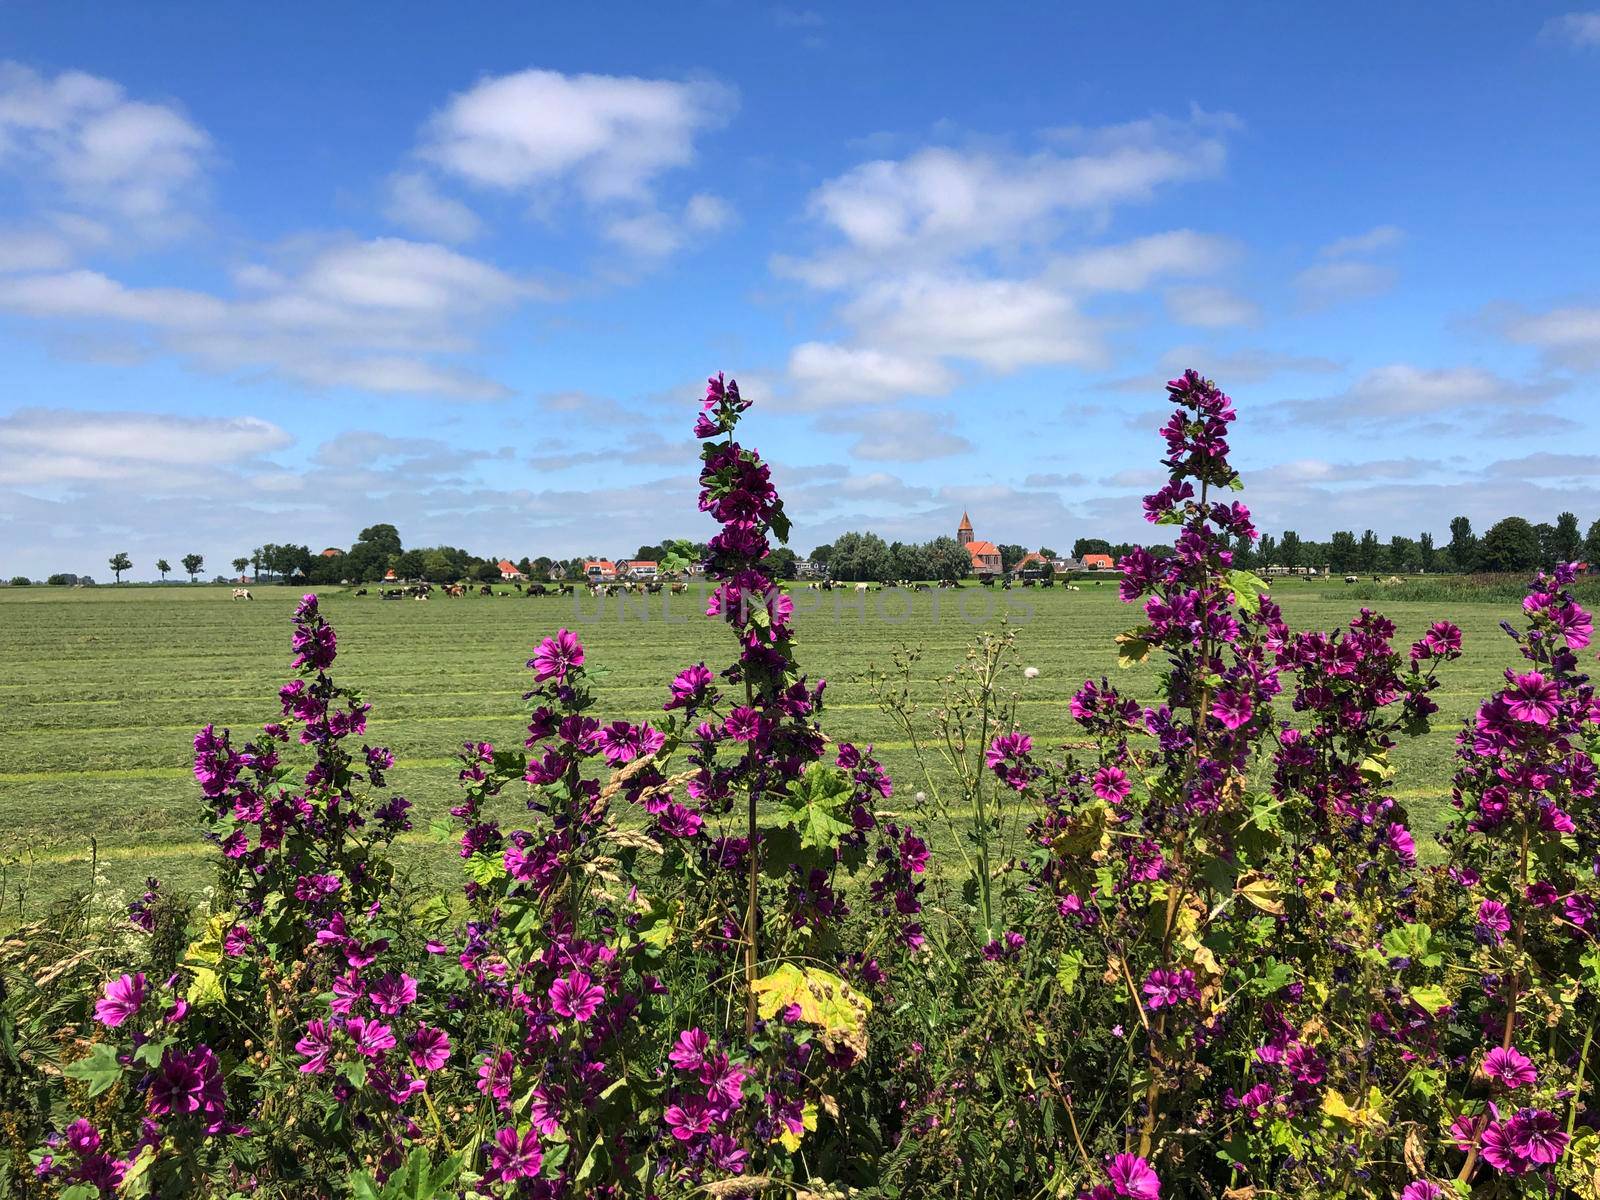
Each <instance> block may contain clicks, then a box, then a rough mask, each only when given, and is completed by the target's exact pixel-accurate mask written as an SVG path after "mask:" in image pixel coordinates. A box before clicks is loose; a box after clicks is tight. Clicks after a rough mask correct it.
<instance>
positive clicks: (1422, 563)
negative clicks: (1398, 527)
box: [1417, 533, 1433, 571]
mask: <svg viewBox="0 0 1600 1200" xmlns="http://www.w3.org/2000/svg"><path fill="white" fill-rule="evenodd" d="M1417 565H1418V566H1419V567H1420V568H1421V569H1422V570H1424V571H1431V570H1433V534H1431V533H1419V534H1418V535H1417Z"/></svg>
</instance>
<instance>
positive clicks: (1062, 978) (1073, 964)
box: [1056, 950, 1083, 996]
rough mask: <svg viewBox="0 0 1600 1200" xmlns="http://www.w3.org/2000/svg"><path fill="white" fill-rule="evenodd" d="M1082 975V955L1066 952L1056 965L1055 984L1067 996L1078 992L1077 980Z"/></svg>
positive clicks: (1073, 951)
mask: <svg viewBox="0 0 1600 1200" xmlns="http://www.w3.org/2000/svg"><path fill="white" fill-rule="evenodd" d="M1082 974H1083V955H1082V953H1080V952H1079V951H1077V950H1066V951H1063V952H1062V954H1061V958H1060V960H1059V961H1058V962H1057V963H1056V982H1057V983H1059V984H1060V985H1061V990H1062V991H1063V992H1065V993H1066V994H1067V995H1069V996H1070V995H1072V993H1073V992H1075V991H1077V990H1078V979H1079V977H1080V976H1081V975H1082Z"/></svg>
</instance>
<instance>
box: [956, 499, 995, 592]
mask: <svg viewBox="0 0 1600 1200" xmlns="http://www.w3.org/2000/svg"><path fill="white" fill-rule="evenodd" d="M956 541H958V542H960V543H961V545H962V546H963V547H964V548H965V549H966V552H967V554H968V555H969V556H971V558H972V573H973V574H974V575H978V576H984V575H990V576H993V575H998V574H1000V571H1001V566H1000V547H998V546H996V545H995V544H994V543H993V542H980V541H979V540H978V538H977V535H976V534H974V533H973V532H972V518H971V517H969V516H967V514H966V513H964V512H963V513H962V514H961V524H960V525H958V526H957V527H956Z"/></svg>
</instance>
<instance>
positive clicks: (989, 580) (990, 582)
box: [978, 575, 994, 587]
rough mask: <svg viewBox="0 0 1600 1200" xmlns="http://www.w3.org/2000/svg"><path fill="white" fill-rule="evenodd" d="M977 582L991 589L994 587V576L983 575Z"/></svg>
mask: <svg viewBox="0 0 1600 1200" xmlns="http://www.w3.org/2000/svg"><path fill="white" fill-rule="evenodd" d="M978 582H979V583H981V584H983V586H984V587H993V586H994V576H993V575H984V576H982V577H981V578H979V580H978Z"/></svg>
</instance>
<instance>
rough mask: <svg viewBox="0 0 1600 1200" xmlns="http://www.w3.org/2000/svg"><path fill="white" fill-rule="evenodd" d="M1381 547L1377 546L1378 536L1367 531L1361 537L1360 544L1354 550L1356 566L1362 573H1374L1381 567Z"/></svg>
mask: <svg viewBox="0 0 1600 1200" xmlns="http://www.w3.org/2000/svg"><path fill="white" fill-rule="evenodd" d="M1382 555H1383V547H1382V546H1380V545H1379V544H1378V535H1377V534H1375V533H1373V532H1372V530H1370V529H1368V530H1367V531H1366V532H1364V533H1363V534H1362V535H1361V544H1360V545H1359V546H1358V547H1357V548H1356V566H1357V567H1359V568H1360V569H1361V570H1363V571H1368V572H1371V571H1376V570H1378V569H1379V568H1380V567H1382V565H1383V562H1382Z"/></svg>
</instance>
